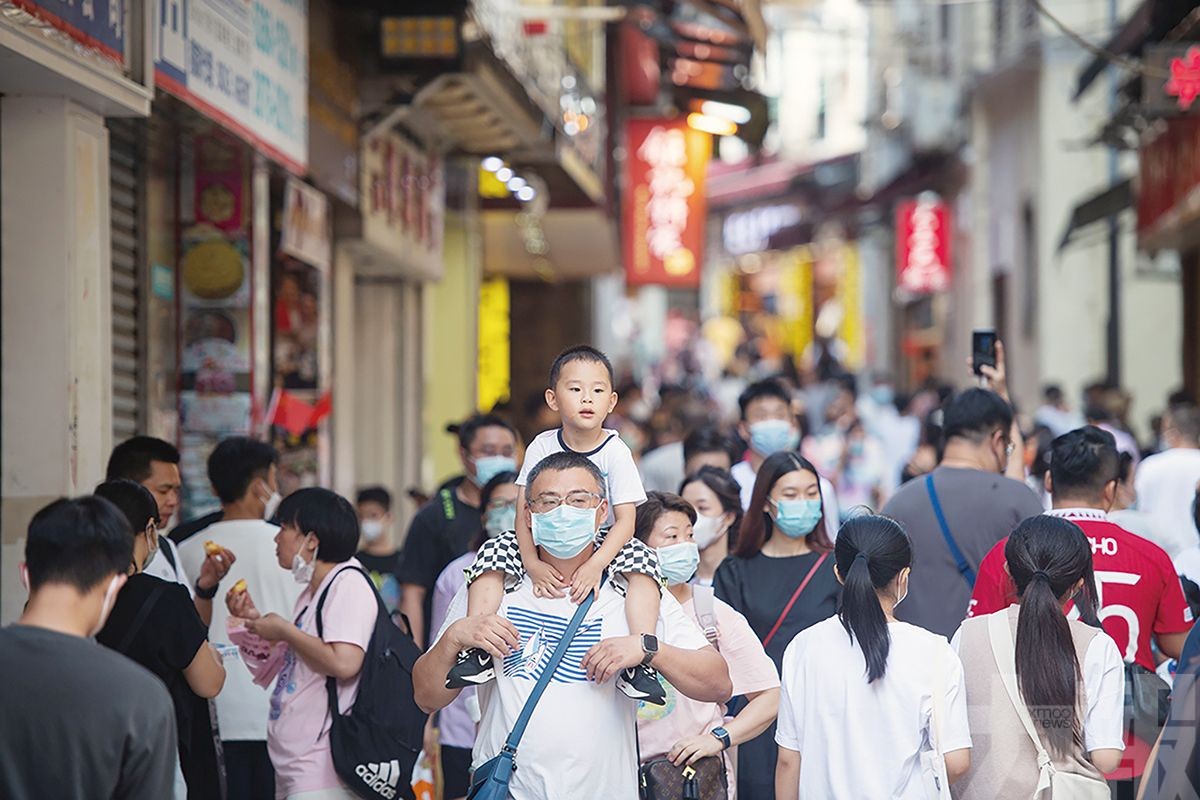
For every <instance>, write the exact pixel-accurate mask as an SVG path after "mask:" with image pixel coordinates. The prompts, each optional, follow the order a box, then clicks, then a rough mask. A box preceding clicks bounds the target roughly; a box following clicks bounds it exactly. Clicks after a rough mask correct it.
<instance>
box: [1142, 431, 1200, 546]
mask: <svg viewBox="0 0 1200 800" xmlns="http://www.w3.org/2000/svg"><path fill="white" fill-rule="evenodd" d="M1198 482H1200V450H1184V449H1173V450H1167V451H1164V452H1162V453H1158V454H1157V455H1152V456H1150V457H1149V458H1147V459H1146V460H1145V461H1143V462H1142V463H1141V466H1139V467H1138V469H1137V473H1136V475H1135V478H1134V484H1135V486H1136V487H1137V507H1138V509H1139V510H1141V511H1148V512H1150V513H1151V514H1152V515H1154V519H1155V523H1156V526H1157V532H1156V535H1155V537H1154V541H1155V542H1157V543H1158V544H1159V545H1160V546H1161V547H1162V548H1163V549H1164V550H1166V551H1167V555H1169V556H1172V557H1174V556H1176V555H1178V554H1179V553H1180V551H1182V550H1184V549H1186V548H1188V547H1192V546H1193V545H1195V544H1197V543H1198V542H1200V534H1198V533H1197V532H1196V523H1195V521H1194V520H1193V519H1192V501H1193V500H1194V499H1195V497H1196V484H1197V483H1198Z"/></svg>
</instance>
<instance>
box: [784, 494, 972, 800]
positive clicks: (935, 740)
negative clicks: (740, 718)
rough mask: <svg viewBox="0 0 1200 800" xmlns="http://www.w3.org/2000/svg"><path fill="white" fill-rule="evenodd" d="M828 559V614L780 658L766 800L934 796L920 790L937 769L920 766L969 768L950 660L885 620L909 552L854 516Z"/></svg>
mask: <svg viewBox="0 0 1200 800" xmlns="http://www.w3.org/2000/svg"><path fill="white" fill-rule="evenodd" d="M834 561H835V570H836V572H837V578H838V580H839V581H840V582H841V583H842V586H843V588H842V600H841V605H840V608H839V610H838V613H837V616H835V617H830V618H829V619H827V620H825V621H824V622H819V623H817V624H816V625H813V626H812V627H811V628H808V629H807V630H805V631H803V632H801V633H800V634H798V635H797V636H796V638H794V639H793V640H792V642H791V644H789V645H788V647H787V651H786V652H785V653H784V656H783V676H782V684H783V687H782V688H783V693H782V697H781V699H780V702H779V726H778V729H777V731H776V733H775V741H776V743H777V744H778V745H779V761H778V766H777V768H776V770H775V797H776V798H777V800H797V798H805V800H808V799H809V798H838V800H843V799H845V800H877V798H884V797H886V798H893V799H894V800H926V798H931V797H937V796H939V795H936V794H935V795H931V794H930V793H929V789H928V783H927V781H928V780H930V779H931V778H932V774H931V773H933V772H941V770H940V769H937V767H936V766H929V765H930V764H934V765H936V762H937V761H938V760H941V761H942V762H944V765H945V775H946V777H947V778H948V779H949V781H954V780H955V779H957V778H958V777H959V776H961V775H962V774H964V773H965V772H966V771H967V768H968V766H969V765H970V763H971V761H972V759H971V751H970V747H971V735H970V731H969V729H968V726H967V698H966V692H965V690H964V688H963V673H962V664H961V663H960V662H959V660H958V657H957V656H956V655H955V654H954V651H953V650H951V649H950V645H949V644H948V643H947V642H946V640H945V639H944V638H942V637H940V636H938V635H937V634H934V633H930V632H929V631H927V630H924V629H923V628H918V627H916V626H914V625H909V624H908V623H904V622H898V621H897V620H896V617H895V608H896V606H897V605H898V604H899V603H900V602H901V601H902V600H903V599H904V596H905V595H906V594H908V580H909V574H910V572H911V565H912V544H911V542H910V541H909V539H908V535H907V534H906V533H905V532H904V529H903V528H902V527H900V525H899V523H897V522H895V521H894V520H891V519H888V518H887V517H878V516H870V515H864V516H860V517H855V518H853V519H851V520H849V521H848V522H847V523H846V524H845V525H843V526H842V529H841V531H840V532H839V533H838V537H837V542H836V543H835V545H834ZM923 751H924V752H925V753H926V755H925V756H923V755H922V752H923ZM944 788H945V787H943V790H944ZM942 796H944V795H942Z"/></svg>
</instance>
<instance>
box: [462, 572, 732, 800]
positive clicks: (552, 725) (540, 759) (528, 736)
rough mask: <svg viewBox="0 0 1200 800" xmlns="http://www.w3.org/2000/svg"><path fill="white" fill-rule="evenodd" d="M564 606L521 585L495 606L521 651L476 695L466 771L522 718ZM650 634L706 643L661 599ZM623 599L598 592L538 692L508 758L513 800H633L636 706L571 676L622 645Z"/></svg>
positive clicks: (682, 643) (690, 644) (611, 686)
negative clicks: (608, 646)
mask: <svg viewBox="0 0 1200 800" xmlns="http://www.w3.org/2000/svg"><path fill="white" fill-rule="evenodd" d="M466 608H467V604H466V591H465V589H460V590H459V592H458V594H457V595H456V596H455V598H454V601H453V602H452V603H451V605H450V610H449V612H447V614H446V623H445V625H443V626H442V630H441V631H439V633H438V637H439V638H440V637H441V635H442V634H443V633H444V632H445V630H446V628H447V627H448V626H449V625H450V624H451V623H453V622H455V621H456V620H459V619H462V617H463V616H464V615H465V613H466ZM576 608H577V606H576V605H575V604H574V603H572V602H571V601H570V599H568V598H560V599H549V598H538V597H534V596H533V584H532V583H531V582H530V581H529V579H528V578H526V579H525V580H524V582H523V583H522V584H521V586H520V587H518V588H517V590H516V591H514V592H511V593H510V594H507V595H505V596H504V602H503V604H502V605H501V607H500V614H501V615H502V616H505V617H507V618H508V620H509V621H510V622H512V624H513V625H514V626H516V628H517V630H518V631H520V633H521V645H522V650H521V652H519V653H516V654H513V655H510V656H508V658H506V659H505V660H504V664H503V668H502V670H499V671H498V672H497V675H496V680H494V681H491V682H489V683H485V684H483V685H482V686H480V687H479V688H478V689H477V690H476V691H477V692H478V697H479V706H480V710H481V712H482V718H481V719H480V721H479V734H478V736H477V737H476V740H475V751H474V763H473V766H474V767H478V766H480V765H481V764H483V763H484V762H485V761H487V760H488V759H490V758H493V757H494V756H495V755H496V754H497V753H499V752H500V748H501V747H503V746H504V740H505V739H506V738H507V737H508V734H509V731H511V730H512V726H513V724H514V723H515V722H516V721H517V717H518V716H520V714H521V709H522V707H523V706H524V705H525V700H526V699H527V698H528V697H529V693H530V691H532V689H533V686H534V684H535V683H536V682H537V679H538V677H539V676H540V675H541V669H542V667H543V666H544V664H545V662H546V661H547V660H549V658H550V655H551V654H552V653H553V652H554V648H555V647H556V646H557V645H558V642H559V640H560V638H561V636H562V633H563V631H564V630H565V629H566V627H567V624H568V623H569V622H570V620H571V617H572V615H574V613H575V609H576ZM659 630H660V636H661V640H662V642H663V643H665V644H669V645H672V646H674V647H679V648H683V649H687V650H700V649H703V648H704V647H707V646H708V640H706V639H705V638H704V634H703V633H701V632H700V629H699V628H698V627H696V623H695V622H693V621H692V620H691V619H690V618H689V617H688V616H687V614H685V613H684V611H683V609H682V608H681V607H680V606H679V602H678V601H677V600H676V599H675V598H674V596H672V595H671V594H669V593H665V592H664V593H663V597H662V603H661V605H660V606H659ZM628 634H629V626H628V625H627V624H626V622H625V599H624V598H623V597H621V595H619V594H617V592H616V591H614V590H613V588H612V584H611V582H609V583H605V584H604V587H603V588H601V590H600V595H599V597H598V599H597V600H596V602H595V603H593V604H592V607H591V609H590V610H589V611H588V615H587V617H586V618H585V619H584V621H583V624H582V625H580V627H579V630H578V632H577V633H576V634H575V638H574V640H573V641H572V643H571V645H570V647H569V648H568V650H567V653H566V655H565V656H564V657H563V660H562V662H561V663H560V664H559V666H558V669H557V670H556V671H555V674H554V680H552V681H551V682H550V685H549V686H547V687H546V692H545V694H543V695H542V699H541V701H540V702H539V703H538V706H537V709H536V710H535V711H534V713H533V716H532V718H531V719H530V721H529V727H528V728H526V730H525V737H524V738H523V739H522V740H521V746H520V747H519V748H518V750H517V757H516V764H517V770H516V771H515V772H514V773H513V778H512V783H510V784H509V797H510V798H512V800H561V799H562V798H570V799H571V800H636V798H637V796H638V788H637V747H636V743H635V740H634V737H635V733H634V731H635V725H636V712H637V707H638V704H637V703H636V702H634V701H632V700H630V699H629V698H628V697H626V696H625V695H623V694H622V693H621V692H620V691H619V690H618V689H617V687H616V685H615V682H614V681H609V682H608V683H603V684H596V683H591V682H589V681H588V680H587V675H586V673H585V672H584V670H583V669H582V667H581V666H580V663H581V661H582V660H583V657H584V656H585V655H586V654H587V652H588V650H590V649H591V648H592V647H593V646H594V645H596V644H597V643H599V642H600V641H601V640H603V639H608V638H611V637H614V636H627V635H628Z"/></svg>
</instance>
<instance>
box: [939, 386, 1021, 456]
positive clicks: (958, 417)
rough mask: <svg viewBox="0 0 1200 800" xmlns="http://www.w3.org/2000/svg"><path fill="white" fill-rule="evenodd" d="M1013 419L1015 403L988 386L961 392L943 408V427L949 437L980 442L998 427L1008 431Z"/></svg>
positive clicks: (944, 432)
mask: <svg viewBox="0 0 1200 800" xmlns="http://www.w3.org/2000/svg"><path fill="white" fill-rule="evenodd" d="M1012 422H1013V410H1012V406H1010V405H1009V404H1008V403H1006V402H1005V401H1004V399H1003V398H1002V397H1000V395H998V394H996V393H995V392H993V391H989V390H987V389H967V390H966V391H965V392H960V393H959V394H957V395H955V396H954V397H952V398H951V399H950V401H949V402H948V403H946V407H945V409H943V411H942V431H943V434H944V435H945V437H946V440H947V441H949V440H950V439H953V438H956V437H957V438H962V439H970V440H971V441H973V442H976V443H978V442H981V441H983V439H984V438H986V437H987V436H989V435H991V433H992V431H994V430H996V429H997V428H999V429H1000V430H1002V431H1004V433H1005V435H1007V434H1008V431H1009V429H1010V428H1011V427H1012Z"/></svg>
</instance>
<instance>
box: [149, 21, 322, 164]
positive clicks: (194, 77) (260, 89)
mask: <svg viewBox="0 0 1200 800" xmlns="http://www.w3.org/2000/svg"><path fill="white" fill-rule="evenodd" d="M149 5H150V6H152V7H153V9H154V16H155V19H154V32H155V43H154V73H155V82H156V83H157V84H158V85H159V86H161V87H162V88H164V89H165V90H167V91H168V92H170V93H171V94H173V95H175V96H176V97H178V98H179V99H181V100H183V101H184V102H186V103H188V104H189V105H191V106H192V107H193V108H195V109H196V110H198V111H199V112H200V113H202V114H204V115H206V116H207V117H209V118H210V119H213V120H215V121H217V122H219V123H221V124H222V125H223V126H225V127H226V128H228V129H230V130H232V131H234V132H236V133H237V135H238V136H240V137H242V138H243V139H245V140H246V141H247V142H250V143H251V144H252V145H253V146H254V147H255V148H257V149H258V150H260V151H262V152H263V153H265V154H266V155H268V156H269V157H271V158H272V159H274V160H276V161H278V162H279V163H280V164H282V165H283V166H284V167H286V168H287V169H289V170H290V171H292V172H294V173H297V174H302V173H304V172H305V171H306V169H307V166H308V7H307V5H308V4H307V3H302V2H297V1H296V0H251V1H250V2H244V1H243V2H231V0H159V1H158V2H153V3H150V4H149Z"/></svg>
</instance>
